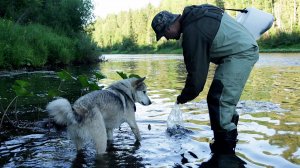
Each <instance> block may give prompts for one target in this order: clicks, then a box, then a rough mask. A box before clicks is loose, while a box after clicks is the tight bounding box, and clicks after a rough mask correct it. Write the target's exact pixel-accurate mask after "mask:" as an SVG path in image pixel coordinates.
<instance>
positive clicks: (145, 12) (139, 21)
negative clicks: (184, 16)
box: [93, 0, 300, 52]
mask: <svg viewBox="0 0 300 168" xmlns="http://www.w3.org/2000/svg"><path fill="white" fill-rule="evenodd" d="M205 3H209V4H213V5H216V6H219V7H221V8H225V9H226V8H231V9H232V8H233V9H244V8H246V7H255V8H257V9H260V10H263V11H266V12H269V13H271V14H273V16H274V17H275V22H274V24H273V27H272V28H271V29H270V30H269V31H268V32H267V33H265V34H264V36H263V37H262V38H261V39H260V40H259V44H260V47H261V48H265V49H276V48H277V49H278V48H290V49H293V48H298V49H299V48H300V15H299V13H300V2H299V1H297V0H226V1H223V0H162V1H161V4H160V6H159V7H154V6H152V5H151V4H149V5H148V6H147V7H146V8H143V9H140V10H129V11H125V12H121V13H119V14H111V15H108V16H107V17H106V18H98V19H97V20H96V22H95V24H94V31H93V39H94V40H95V41H96V42H97V44H98V45H99V46H101V47H102V48H103V49H104V51H106V52H113V51H115V52H137V51H138V50H141V51H142V52H147V51H154V52H156V51H163V50H164V49H166V48H168V49H169V50H167V52H170V51H171V50H175V52H176V50H177V51H178V49H179V48H180V42H179V41H176V42H175V41H166V40H161V41H159V42H156V40H155V34H154V32H153V30H152V28H151V21H152V19H153V17H154V16H155V14H157V13H158V12H159V11H162V10H168V11H171V12H173V13H179V14H181V13H182V11H183V9H184V7H185V6H188V5H197V4H205ZM227 12H228V13H229V14H230V15H231V16H233V17H235V16H236V15H237V14H238V13H237V12H234V11H227Z"/></svg>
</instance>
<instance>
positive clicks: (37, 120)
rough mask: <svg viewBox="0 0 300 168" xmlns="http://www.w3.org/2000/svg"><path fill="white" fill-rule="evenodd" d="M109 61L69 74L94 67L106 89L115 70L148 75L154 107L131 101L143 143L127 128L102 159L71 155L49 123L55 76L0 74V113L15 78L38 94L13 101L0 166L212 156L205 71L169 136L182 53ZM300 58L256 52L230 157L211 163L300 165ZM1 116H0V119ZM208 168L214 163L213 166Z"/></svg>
mask: <svg viewBox="0 0 300 168" xmlns="http://www.w3.org/2000/svg"><path fill="white" fill-rule="evenodd" d="M106 59H108V62H104V63H101V64H99V65H97V66H91V67H75V68H69V69H68V70H69V71H70V72H71V73H72V74H75V75H78V74H89V73H90V72H92V71H96V70H100V71H101V72H102V73H103V74H105V75H106V76H107V79H105V80H101V81H100V84H102V85H108V84H110V83H112V82H113V81H115V80H119V79H120V77H119V76H118V75H117V74H116V71H123V72H125V73H135V74H139V75H140V76H146V77H147V79H146V84H147V85H148V89H149V93H148V94H149V95H150V98H151V100H152V105H150V106H142V105H139V104H137V112H136V118H137V122H138V126H139V128H140V132H141V136H142V142H141V143H140V144H138V143H135V139H134V136H133V133H132V132H131V130H130V128H129V127H128V125H127V124H123V125H122V126H121V128H120V129H116V130H115V131H114V142H113V146H112V147H111V148H110V149H109V151H108V152H107V154H105V155H102V156H95V150H94V148H93V144H91V143H88V144H87V145H86V147H85V149H84V150H83V151H82V152H81V153H78V154H76V150H75V147H74V145H73V144H72V143H71V141H70V140H69V139H68V138H67V134H66V132H65V131H64V130H62V131H57V130H56V129H55V128H54V127H53V125H51V123H49V122H48V118H47V114H46V113H45V110H44V107H45V104H46V103H47V102H48V101H49V98H47V96H46V91H47V90H49V89H51V88H57V87H58V86H59V84H60V82H59V79H58V78H57V77H56V76H55V72H53V71H43V72H34V73H23V72H19V71H18V72H15V73H5V72H3V73H0V79H1V80H0V102H1V104H0V110H1V114H2V111H3V110H2V109H5V107H6V106H7V104H8V103H9V102H10V100H12V98H13V91H12V90H11V89H9V88H10V87H11V85H12V83H13V81H14V80H15V79H23V80H28V81H30V82H31V84H32V86H33V88H34V89H35V93H38V97H28V98H19V99H18V103H17V105H18V106H17V108H16V109H17V110H16V111H14V112H11V113H10V115H9V118H7V117H4V121H7V120H10V121H11V122H13V123H14V124H15V125H18V127H19V128H17V129H11V128H12V126H11V125H8V124H9V122H5V125H4V128H2V129H1V136H0V138H1V139H0V140H1V144H0V145H1V146H0V156H1V157H0V165H2V166H3V167H198V166H199V165H201V164H202V165H205V164H208V163H204V162H207V161H208V160H209V159H210V158H211V155H210V149H209V145H208V144H209V142H210V140H211V139H212V137H213V133H212V131H211V130H210V124H209V116H208V109H207V104H206V101H205V98H206V94H207V91H208V88H209V85H210V82H211V78H212V76H213V71H212V70H213V68H214V66H211V71H210V73H209V77H208V81H207V83H206V86H205V89H204V91H203V93H201V94H200V95H199V96H198V97H197V98H196V99H195V100H194V101H192V102H189V103H187V104H185V105H181V110H182V111H183V119H184V128H186V129H187V130H181V132H180V131H179V134H175V135H170V134H169V133H168V132H167V131H166V130H167V122H166V121H167V118H168V115H169V113H170V112H171V109H172V107H173V105H174V102H175V100H176V96H177V95H178V94H179V93H180V90H181V88H182V87H183V85H184V80H185V66H184V63H183V60H182V56H169V55H160V56H157V55H108V56H106ZM299 76H300V54H261V56H260V60H259V62H258V63H257V64H256V65H255V67H254V69H253V71H252V73H251V76H250V78H249V80H248V83H247V85H246V87H245V90H244V92H243V95H242V97H241V101H240V102H239V104H238V106H237V111H238V112H239V114H240V121H239V126H238V130H239V136H238V139H239V142H238V145H237V149H236V156H237V157H236V156H220V157H217V158H213V161H212V162H214V163H216V162H217V161H219V162H222V163H224V162H225V163H228V164H229V167H233V166H237V165H241V164H243V162H245V165H244V166H245V167H251V168H252V167H279V168H281V167H282V168H285V167H289V168H290V167H300V115H299V114H300V113H299V111H300V99H299V95H300V91H299V90H300V77H299ZM62 87H63V88H61V89H62V90H64V91H65V93H64V94H63V95H62V96H63V97H67V98H68V99H70V100H71V102H72V101H74V100H76V99H77V98H78V96H80V94H81V92H80V89H79V88H80V87H79V86H77V85H76V84H75V83H72V82H71V83H65V84H64V85H63V86H62ZM1 117H2V115H1ZM212 167H214V166H212Z"/></svg>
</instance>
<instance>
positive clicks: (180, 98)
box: [176, 95, 187, 104]
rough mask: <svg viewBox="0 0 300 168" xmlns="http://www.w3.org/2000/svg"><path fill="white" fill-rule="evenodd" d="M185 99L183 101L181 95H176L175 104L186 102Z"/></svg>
mask: <svg viewBox="0 0 300 168" xmlns="http://www.w3.org/2000/svg"><path fill="white" fill-rule="evenodd" d="M186 102H187V101H185V100H184V99H183V98H182V96H181V95H179V96H177V101H176V104H184V103H186Z"/></svg>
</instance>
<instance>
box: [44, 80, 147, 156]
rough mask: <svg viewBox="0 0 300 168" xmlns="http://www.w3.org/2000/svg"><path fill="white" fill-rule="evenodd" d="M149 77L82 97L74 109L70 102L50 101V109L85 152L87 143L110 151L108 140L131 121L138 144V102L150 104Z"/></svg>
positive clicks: (117, 84)
mask: <svg viewBox="0 0 300 168" xmlns="http://www.w3.org/2000/svg"><path fill="white" fill-rule="evenodd" d="M144 80H145V78H139V79H138V78H129V79H124V80H121V81H118V82H116V83H114V84H112V85H110V86H109V87H108V88H107V89H104V90H99V91H93V92H90V93H88V94H86V95H84V96H82V97H80V98H79V99H78V100H76V102H75V103H74V105H73V107H72V106H71V104H70V102H69V101H68V100H67V99H64V98H59V99H56V100H54V101H52V102H50V103H49V104H48V105H47V107H46V110H47V111H48V112H49V115H50V116H52V117H53V118H54V120H55V122H56V123H58V124H63V125H67V131H68V134H69V136H70V138H71V139H72V140H73V142H74V143H75V145H76V148H77V150H81V149H82V147H83V143H84V141H85V140H88V139H91V140H92V141H93V142H94V143H95V147H96V151H97V153H98V154H102V153H104V152H105V151H106V147H107V141H108V142H110V141H112V140H113V129H114V128H118V127H119V126H120V125H121V124H122V123H123V122H127V123H128V125H129V126H130V128H131V130H132V131H133V133H134V135H135V138H136V140H137V141H140V140H141V136H140V132H139V129H138V126H137V124H136V120H135V110H136V107H135V102H138V103H140V104H142V105H150V104H151V101H150V99H149V97H148V96H147V93H146V89H147V88H146V85H145V83H144V82H143V81H144Z"/></svg>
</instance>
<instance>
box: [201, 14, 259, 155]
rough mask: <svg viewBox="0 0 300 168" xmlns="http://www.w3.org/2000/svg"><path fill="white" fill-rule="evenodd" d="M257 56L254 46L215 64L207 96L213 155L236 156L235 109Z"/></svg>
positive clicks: (236, 114) (236, 117)
mask: <svg viewBox="0 0 300 168" xmlns="http://www.w3.org/2000/svg"><path fill="white" fill-rule="evenodd" d="M224 20H225V19H224ZM222 21H223V19H222ZM220 29H222V22H221V25H220ZM216 38H218V36H216ZM215 40H216V41H218V39H215ZM215 40H214V41H215ZM258 56H259V54H258V47H257V46H254V45H253V47H251V48H249V49H247V50H245V51H242V52H239V53H235V54H231V55H228V56H226V57H224V58H221V59H220V60H219V61H218V66H217V68H216V70H215V75H214V78H213V81H212V83H211V86H210V89H209V92H208V95H207V104H208V109H209V116H210V123H211V129H212V130H213V131H214V143H213V144H210V148H211V151H212V153H235V147H236V143H237V141H238V140H237V135H238V132H237V124H238V120H239V115H238V113H237V112H236V105H237V103H238V101H239V99H240V97H241V94H242V91H243V89H244V86H245V84H246V82H247V79H248V77H249V75H250V72H251V70H252V68H253V66H254V64H255V63H256V62H257V60H258Z"/></svg>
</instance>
